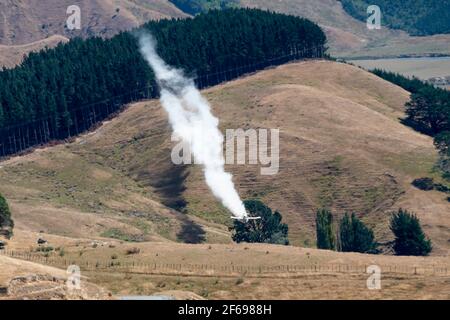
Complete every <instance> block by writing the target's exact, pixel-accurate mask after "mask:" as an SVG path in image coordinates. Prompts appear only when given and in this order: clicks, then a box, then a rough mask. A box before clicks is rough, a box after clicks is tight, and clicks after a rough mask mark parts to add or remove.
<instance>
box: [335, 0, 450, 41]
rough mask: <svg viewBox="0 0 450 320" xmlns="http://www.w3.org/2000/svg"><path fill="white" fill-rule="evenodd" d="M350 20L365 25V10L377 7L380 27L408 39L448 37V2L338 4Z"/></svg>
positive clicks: (355, 0)
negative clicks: (362, 22)
mask: <svg viewBox="0 0 450 320" xmlns="http://www.w3.org/2000/svg"><path fill="white" fill-rule="evenodd" d="M340 1H341V2H342V5H343V8H344V10H345V11H346V12H348V13H349V14H350V15H351V16H353V17H355V18H356V19H358V20H361V21H365V20H366V18H367V13H366V12H367V7H368V6H369V5H378V6H379V7H380V9H381V12H382V16H383V23H385V24H386V25H387V26H389V27H390V28H393V29H401V30H405V31H406V32H408V33H409V34H411V35H418V36H423V35H433V34H440V33H450V0H340Z"/></svg>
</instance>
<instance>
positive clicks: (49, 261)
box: [0, 249, 450, 277]
mask: <svg viewBox="0 0 450 320" xmlns="http://www.w3.org/2000/svg"><path fill="white" fill-rule="evenodd" d="M0 254H2V255H5V256H8V257H12V258H16V259H21V260H26V261H31V262H37V263H40V264H45V265H51V266H55V267H60V268H67V267H68V266H69V265H78V266H79V267H80V268H81V269H82V270H84V271H102V270H108V271H116V272H125V273H138V274H183V275H200V276H219V275H220V276H233V275H234V276H236V275H246V276H252V275H253V276H263V277H264V276H266V277H270V276H274V275H280V276H281V275H296V274H310V273H317V274H326V273H333V274H335V273H343V274H366V271H367V267H368V266H369V264H336V263H332V264H312V263H311V264H284V265H283V264H280V265H257V266H255V265H252V266H250V265H233V264H227V265H216V264H189V263H156V262H153V263H150V262H141V261H123V260H115V259H111V260H97V261H87V260H82V259H68V258H64V257H59V256H56V254H52V255H49V256H44V255H41V254H37V253H33V252H28V251H26V252H25V251H14V250H6V249H4V250H0ZM379 266H380V268H381V271H382V273H394V274H405V275H434V276H449V275H450V272H449V271H450V268H447V267H436V266H425V267H424V266H405V265H379Z"/></svg>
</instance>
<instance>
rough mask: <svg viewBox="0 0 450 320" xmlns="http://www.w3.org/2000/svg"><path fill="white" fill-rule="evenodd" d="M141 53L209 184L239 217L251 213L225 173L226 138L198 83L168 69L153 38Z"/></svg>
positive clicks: (143, 38) (142, 39) (144, 39)
mask: <svg viewBox="0 0 450 320" xmlns="http://www.w3.org/2000/svg"><path fill="white" fill-rule="evenodd" d="M139 44H140V51H141V53H142V55H143V56H144V58H145V59H146V60H147V62H148V63H149V65H150V67H151V68H152V69H153V71H154V73H155V76H156V80H157V81H158V83H159V85H160V87H161V98H160V100H161V103H162V106H163V107H164V109H165V110H166V112H167V113H168V115H169V122H170V124H171V126H172V129H173V132H174V134H176V135H177V136H178V137H180V138H181V139H182V140H183V141H184V142H185V143H187V144H188V145H189V146H190V149H191V151H192V153H193V155H194V158H195V162H196V163H200V164H202V165H203V171H204V173H205V179H206V183H207V185H208V186H209V188H210V189H211V191H212V192H213V194H214V196H216V197H217V198H218V199H219V200H220V201H221V202H222V204H223V205H224V206H225V207H226V208H228V209H229V210H230V211H231V212H232V213H233V215H234V216H235V217H237V218H245V217H247V212H246V211H245V207H244V204H243V203H242V200H241V199H240V197H239V194H238V193H237V191H236V189H235V187H234V184H233V181H232V175H231V174H229V173H227V172H225V169H224V164H225V161H224V158H223V152H222V146H223V135H222V133H221V132H220V130H219V129H218V125H219V120H218V119H217V118H216V117H214V116H213V115H212V113H211V108H210V106H209V104H208V101H207V100H206V99H205V98H204V97H202V95H201V94H200V92H199V90H198V89H197V88H196V87H195V84H194V81H193V80H192V79H189V78H187V77H185V76H184V75H183V72H182V71H181V70H178V69H175V68H172V67H170V66H168V65H167V64H166V63H165V62H164V61H163V60H162V58H161V57H160V56H159V55H158V54H157V52H156V41H155V40H154V38H153V37H152V36H151V35H149V34H141V35H140V36H139Z"/></svg>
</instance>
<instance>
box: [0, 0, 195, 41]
mask: <svg viewBox="0 0 450 320" xmlns="http://www.w3.org/2000/svg"><path fill="white" fill-rule="evenodd" d="M70 5H78V6H79V7H80V9H81V30H79V31H78V30H75V31H70V30H68V29H67V28H66V26H65V25H66V20H67V18H68V16H69V15H68V14H67V13H66V11H67V8H68V7H69V6H70ZM0 12H1V14H2V19H0V44H3V45H22V44H28V43H31V42H34V41H38V40H42V39H44V38H47V37H49V36H52V35H56V34H58V35H62V36H65V37H68V38H71V37H74V36H82V37H87V36H106V37H108V36H112V35H114V34H116V33H117V32H119V31H121V30H125V29H130V28H132V27H135V26H137V25H139V24H142V23H143V22H145V21H148V20H157V19H161V18H170V17H186V16H187V15H186V14H185V13H183V12H182V11H180V10H179V9H177V8H176V7H175V6H174V5H172V4H171V3H170V2H168V1H167V0H27V1H22V0H0Z"/></svg>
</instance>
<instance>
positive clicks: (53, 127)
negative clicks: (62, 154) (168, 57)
mask: <svg viewBox="0 0 450 320" xmlns="http://www.w3.org/2000/svg"><path fill="white" fill-rule="evenodd" d="M323 57H324V48H323V47H322V46H320V47H311V48H306V49H305V48H303V49H295V50H294V49H291V50H290V52H289V54H284V55H280V56H277V57H273V58H271V59H266V60H262V61H258V62H255V63H248V62H247V63H244V64H242V65H239V66H237V65H236V66H235V67H234V68H230V69H225V70H219V71H217V72H210V73H202V74H199V75H198V76H196V77H194V78H193V80H194V82H195V84H196V85H197V87H198V88H199V89H204V88H208V87H211V86H214V85H217V84H220V83H223V82H226V81H230V80H233V79H236V78H238V77H240V76H242V75H245V74H249V73H252V72H256V71H258V70H263V69H265V68H267V67H271V66H277V65H281V64H284V63H287V62H292V61H302V60H308V59H317V58H323ZM158 95H159V93H158V90H157V85H156V83H155V82H154V80H153V81H152V83H151V84H148V85H145V86H143V87H141V88H136V89H134V90H131V91H129V92H125V93H122V94H120V95H117V96H112V97H108V98H106V99H104V100H101V101H95V102H92V103H89V104H85V105H81V106H78V107H76V108H71V109H70V110H69V111H68V113H69V118H68V119H70V120H71V121H68V122H67V121H66V120H67V119H66V120H64V119H62V118H61V117H62V115H61V114H58V115H50V116H47V115H46V116H43V117H40V118H36V119H33V120H32V121H28V122H23V123H20V124H17V125H10V126H7V127H2V128H0V159H1V158H2V157H7V156H11V155H15V154H20V153H21V152H24V151H26V150H29V149H31V148H33V147H36V146H40V145H45V144H47V143H49V142H52V141H62V140H64V139H67V138H71V137H73V136H77V135H79V134H81V133H83V132H86V131H88V130H90V129H92V128H94V127H95V126H96V125H98V124H99V123H101V122H102V121H104V120H106V119H108V118H109V117H111V116H114V115H115V114H116V113H118V112H120V111H121V110H122V109H123V108H124V106H126V105H127V104H129V103H133V102H136V101H140V100H142V99H151V98H157V97H158ZM58 122H62V123H65V122H67V123H66V124H65V125H63V126H62V127H61V125H60V124H58ZM62 128H65V129H64V130H63V129H62Z"/></svg>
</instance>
